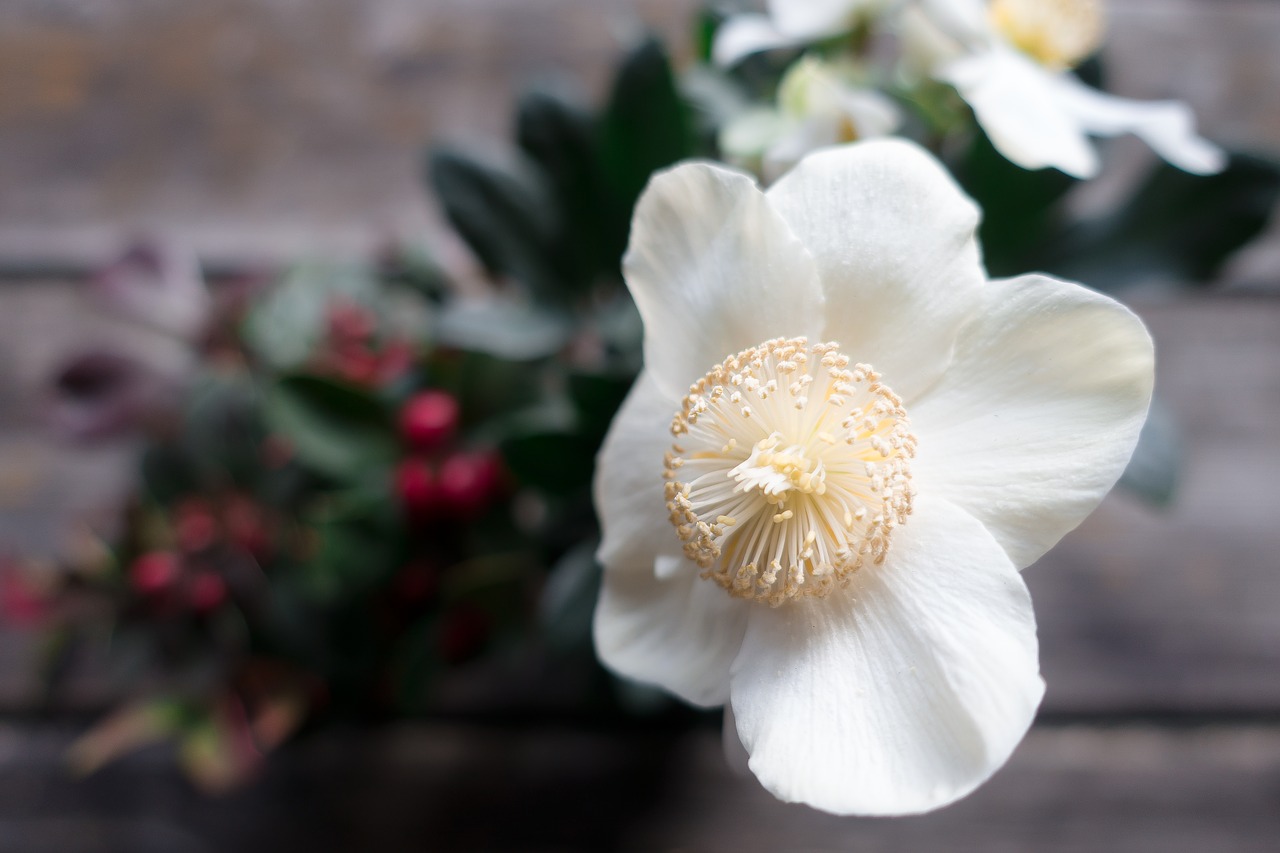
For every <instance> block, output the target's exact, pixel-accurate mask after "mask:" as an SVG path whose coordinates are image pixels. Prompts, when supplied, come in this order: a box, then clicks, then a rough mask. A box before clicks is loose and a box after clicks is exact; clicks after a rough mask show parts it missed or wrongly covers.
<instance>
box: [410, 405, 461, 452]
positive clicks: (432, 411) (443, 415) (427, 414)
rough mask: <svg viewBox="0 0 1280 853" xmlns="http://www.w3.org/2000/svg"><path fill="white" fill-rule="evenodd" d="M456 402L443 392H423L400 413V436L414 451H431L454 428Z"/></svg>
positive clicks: (452, 431) (456, 421)
mask: <svg viewBox="0 0 1280 853" xmlns="http://www.w3.org/2000/svg"><path fill="white" fill-rule="evenodd" d="M458 414H459V412H458V401H457V400H455V399H454V398H453V395H452V394H446V393H445V392H444V391H423V392H422V393H421V394H416V395H414V396H413V397H412V398H410V400H409V402H407V403H405V404H404V408H402V409H401V410H400V435H401V436H403V437H404V440H405V442H406V443H407V444H408V445H409V446H410V447H412V448H415V449H417V450H432V449H434V448H437V447H439V446H441V445H442V444H444V443H445V442H447V441H448V440H449V439H450V438H452V437H453V433H454V431H455V430H456V429H457V428H458Z"/></svg>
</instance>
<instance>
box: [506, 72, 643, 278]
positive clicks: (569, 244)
mask: <svg viewBox="0 0 1280 853" xmlns="http://www.w3.org/2000/svg"><path fill="white" fill-rule="evenodd" d="M516 141H517V143H518V144H519V145H520V147H521V149H523V150H524V152H525V154H527V155H528V156H529V159H530V160H531V161H532V162H533V163H535V164H537V166H538V167H539V168H540V169H541V170H542V174H543V176H544V177H545V178H546V183H547V187H548V190H549V192H550V194H551V196H552V199H553V201H554V203H555V207H556V209H557V210H558V211H560V214H561V219H560V222H561V230H560V233H559V234H557V240H556V245H555V255H556V267H557V268H558V269H560V270H562V271H563V274H564V275H563V277H564V285H565V286H566V287H572V288H575V289H577V288H581V287H585V286H586V285H588V284H590V283H591V281H592V279H593V278H594V277H595V275H596V274H597V273H600V272H607V273H612V272H616V270H617V268H618V261H619V257H620V253H614V252H613V251H612V247H614V246H616V245H618V244H619V243H621V242H624V241H625V240H626V234H625V233H622V234H616V233H614V234H610V233H608V230H609V228H610V227H611V225H612V223H611V221H610V220H609V218H608V217H602V216H601V215H600V211H601V209H602V207H604V206H607V205H608V204H609V203H610V200H609V199H608V197H607V195H605V187H604V186H603V181H602V180H601V173H600V157H599V152H598V151H597V150H596V128H595V122H594V120H593V119H592V117H591V116H590V115H589V114H588V113H587V112H586V111H585V110H582V109H581V108H579V107H577V106H575V105H573V104H570V103H569V102H567V101H566V100H564V99H563V98H561V97H559V96H558V95H555V94H552V93H550V92H546V91H540V90H535V91H532V92H528V93H526V94H525V95H524V97H522V98H521V99H520V105H519V108H518V112H517V115H516Z"/></svg>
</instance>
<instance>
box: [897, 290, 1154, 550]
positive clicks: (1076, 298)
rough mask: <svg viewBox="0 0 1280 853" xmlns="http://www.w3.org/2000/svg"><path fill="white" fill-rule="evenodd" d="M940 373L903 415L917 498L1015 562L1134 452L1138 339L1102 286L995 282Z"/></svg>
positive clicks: (1140, 331)
mask: <svg viewBox="0 0 1280 853" xmlns="http://www.w3.org/2000/svg"><path fill="white" fill-rule="evenodd" d="M983 298H984V307H983V309H982V311H981V312H980V313H979V314H978V315H977V318H976V319H975V320H974V322H973V324H972V325H971V326H970V327H969V328H968V329H966V331H965V334H964V335H963V336H962V338H961V340H960V343H959V345H958V346H957V348H956V353H955V361H954V362H953V363H952V366H951V369H950V371H948V373H947V375H946V377H945V378H944V379H943V380H942V382H940V383H939V384H938V385H937V386H935V387H934V388H931V389H930V390H929V392H928V393H927V394H925V395H924V396H923V397H922V398H921V399H919V400H917V401H915V402H914V403H913V404H912V405H911V406H910V407H909V409H908V413H909V415H910V417H911V421H912V428H913V431H914V432H915V433H916V435H917V437H918V438H919V440H920V444H919V453H918V455H917V458H916V459H915V461H914V463H913V467H912V471H913V475H914V478H915V479H914V482H915V483H916V488H917V490H918V491H919V492H921V493H929V494H937V495H939V496H941V497H944V498H946V499H948V500H950V501H952V502H954V503H955V504H957V505H958V506H960V507H961V508H963V509H964V510H966V511H967V512H969V513H970V514H971V515H973V516H974V517H975V518H977V519H978V520H979V521H981V522H982V523H983V524H984V525H986V527H987V529H988V530H990V531H991V533H992V534H993V535H994V536H995V537H996V539H997V540H998V541H999V542H1000V544H1001V545H1002V546H1003V547H1004V549H1005V550H1006V551H1007V552H1008V554H1009V556H1010V557H1011V558H1012V559H1013V562H1014V564H1015V565H1017V566H1018V567H1019V568H1023V567H1025V566H1027V565H1029V564H1030V563H1032V562H1034V561H1035V560H1036V559H1037V558H1039V557H1040V555H1042V554H1043V553H1044V552H1045V551H1047V550H1048V549H1049V548H1050V547H1052V546H1053V544H1054V543H1055V542H1057V541H1058V540H1059V539H1060V538H1062V536H1063V535H1065V534H1066V533H1067V532H1068V531H1070V530H1071V529H1073V528H1074V527H1075V526H1076V525H1078V524H1079V523H1080V522H1081V521H1083V520H1084V518H1085V517H1086V516H1087V515H1088V514H1089V513H1090V512H1092V511H1093V509H1094V507H1096V506H1097V505H1098V503H1099V502H1100V501H1101V500H1102V497H1103V495H1105V494H1106V493H1107V491H1108V490H1109V489H1110V488H1111V486H1112V485H1114V484H1115V481H1116V480H1117V479H1118V478H1119V476H1120V475H1121V473H1123V472H1124V467H1125V464H1126V463H1127V462H1128V460H1129V457H1130V456H1131V455H1132V453H1133V448H1134V446H1135V445H1136V443H1137V441H1138V434H1139V432H1140V431H1141V429H1142V424H1143V421H1144V420H1145V419H1146V414H1147V408H1148V406H1149V405H1150V403H1151V390H1152V385H1153V383H1154V375H1155V366H1154V359H1155V354H1154V350H1153V344H1152V342H1151V336H1150V334H1148V332H1147V330H1146V328H1145V327H1144V326H1143V325H1142V321H1141V320H1139V319H1138V318H1137V317H1136V316H1135V315H1134V314H1133V313H1132V312H1131V311H1129V310H1128V309H1127V308H1125V307H1124V306H1122V305H1121V304H1120V303H1118V302H1116V301H1115V300H1113V299H1110V298H1108V297H1106V296H1103V295H1102V294H1099V293H1095V292H1094V291H1091V290H1088V289H1087V288H1084V287H1081V286H1080V285H1077V284H1072V283H1070V282H1065V281H1059V280H1057V279H1053V278H1049V277H1047V276H1039V275H1028V276H1021V277H1019V278H1015V279H1004V280H995V281H992V282H990V283H989V284H988V285H987V287H986V288H985V289H984V291H983Z"/></svg>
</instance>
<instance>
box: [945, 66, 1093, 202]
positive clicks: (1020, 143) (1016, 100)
mask: <svg viewBox="0 0 1280 853" xmlns="http://www.w3.org/2000/svg"><path fill="white" fill-rule="evenodd" d="M937 77H938V79H939V80H942V81H944V82H947V83H950V84H951V85H953V86H955V87H956V91H957V92H959V93H960V97H962V98H964V100H965V101H966V102H967V103H968V104H969V106H970V107H972V108H973V114H974V116H975V117H976V118H977V119H978V124H980V125H982V129H983V130H984V131H986V134H987V136H988V137H990V139H991V144H992V145H994V146H995V147H996V150H997V151H999V152H1000V153H1001V154H1003V155H1004V156H1005V157H1006V158H1008V159H1009V160H1010V161H1012V162H1014V163H1016V164H1018V165H1019V166H1021V167H1022V168H1024V169H1043V168H1045V167H1046V166H1052V167H1054V168H1056V169H1061V170H1062V171H1063V172H1066V173H1067V174H1068V175H1073V176H1075V177H1077V178H1081V179H1087V178H1092V177H1093V176H1094V175H1096V174H1097V172H1098V155H1097V152H1096V151H1094V149H1093V144H1092V143H1091V142H1090V141H1089V139H1088V137H1087V136H1086V134H1085V132H1084V129H1083V128H1082V127H1081V124H1080V121H1079V120H1078V119H1077V118H1076V116H1075V115H1074V114H1073V113H1072V112H1071V111H1069V110H1067V109H1066V107H1065V106H1064V105H1063V103H1062V99H1061V98H1059V97H1058V85H1057V81H1056V79H1055V75H1054V74H1052V73H1050V72H1048V71H1046V70H1044V69H1043V68H1041V67H1040V66H1038V65H1036V64H1035V63H1034V62H1032V61H1031V60H1030V59H1028V58H1026V57H1025V56H1022V55H1021V54H1017V53H1014V52H1013V51H1010V50H990V51H983V52H981V53H976V54H973V55H970V56H965V57H962V58H960V59H957V60H955V61H953V62H949V63H947V64H945V65H944V66H942V68H940V69H939V71H938V72H937Z"/></svg>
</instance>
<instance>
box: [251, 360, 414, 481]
mask: <svg viewBox="0 0 1280 853" xmlns="http://www.w3.org/2000/svg"><path fill="white" fill-rule="evenodd" d="M267 420H268V423H269V425H270V426H271V428H272V429H273V430H275V431H276V432H278V433H280V434H281V435H283V436H284V437H285V438H287V439H288V440H289V441H290V443H291V444H292V445H293V448H294V450H295V452H296V453H297V455H298V458H299V459H300V460H301V461H302V462H303V464H305V465H307V466H309V467H311V468H313V469H314V470H316V471H318V472H320V473H322V474H326V475H328V476H330V477H334V478H337V479H339V480H348V481H349V480H355V479H360V478H362V477H364V476H366V475H367V474H368V473H369V471H370V469H371V468H377V467H379V466H385V465H387V464H389V463H390V462H391V461H393V460H394V459H395V458H396V455H397V450H398V444H397V441H396V434H395V430H394V427H393V425H392V422H391V417H390V414H389V413H388V411H387V410H386V408H385V407H384V406H383V404H382V403H380V402H379V401H378V400H377V399H375V398H374V397H372V396H370V395H368V394H366V393H365V392H364V391H361V390H360V389H357V388H354V387H351V386H349V385H344V384H340V383H338V382H333V381H330V380H327V379H321V378H319V377H315V376H286V377H283V378H281V379H280V380H278V381H277V382H276V383H275V384H274V386H273V387H272V388H271V390H270V393H269V396H268V399H267Z"/></svg>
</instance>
